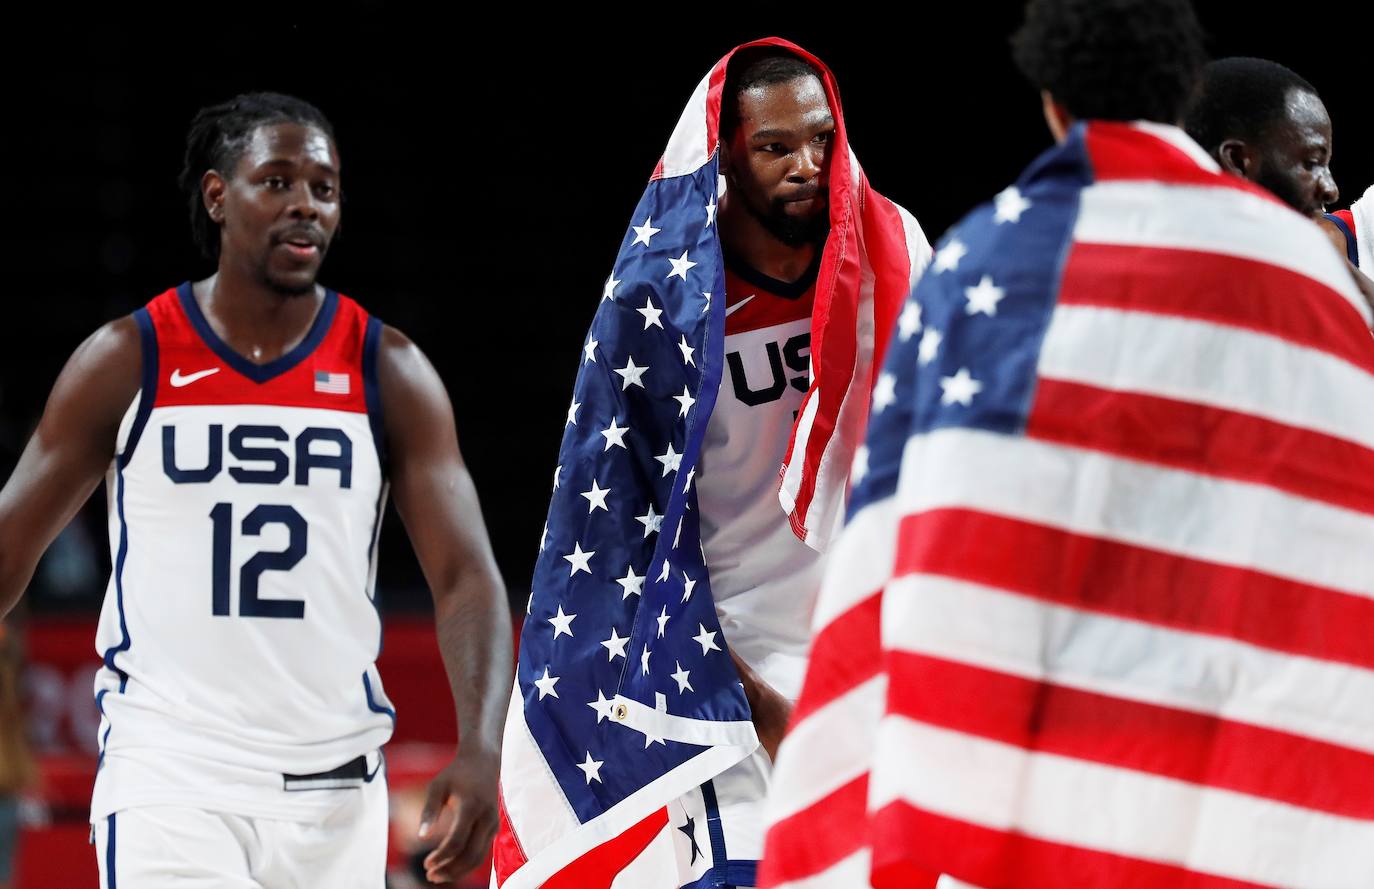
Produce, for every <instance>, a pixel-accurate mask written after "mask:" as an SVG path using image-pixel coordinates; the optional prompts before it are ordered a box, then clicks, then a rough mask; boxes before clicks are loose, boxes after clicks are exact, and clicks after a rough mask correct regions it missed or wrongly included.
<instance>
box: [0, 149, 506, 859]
mask: <svg viewBox="0 0 1374 889" xmlns="http://www.w3.org/2000/svg"><path fill="white" fill-rule="evenodd" d="M338 169H339V163H338V156H337V153H336V152H335V150H334V147H333V145H332V144H330V141H329V139H328V137H327V136H325V134H324V133H322V132H320V131H319V130H318V129H315V128H313V127H304V126H299V125H296V124H276V125H271V126H263V127H259V128H258V130H256V131H255V132H254V134H253V137H252V140H251V141H250V144H249V147H248V149H247V150H246V151H245V152H244V154H243V156H242V157H241V158H240V160H239V162H238V164H237V165H236V167H235V169H234V170H233V171H232V173H230V174H225V173H222V172H219V171H213V170H212V171H210V172H207V173H206V174H205V176H204V178H203V180H202V195H203V197H204V201H205V206H206V209H207V212H208V213H209V214H210V217H211V219H213V220H214V221H215V222H217V223H219V224H220V226H221V230H220V231H221V241H220V258H219V265H218V269H217V272H216V274H215V275H213V276H211V277H210V278H207V279H206V280H204V281H200V282H197V283H196V284H195V285H193V292H194V294H195V297H196V300H197V302H198V303H199V304H200V306H201V308H202V310H203V311H204V313H205V315H206V317H207V319H208V320H209V322H210V325H211V326H212V327H213V328H214V330H215V332H216V333H217V334H219V335H220V337H221V338H223V339H224V341H225V342H226V343H228V344H229V345H230V346H231V347H232V348H233V349H234V350H235V351H236V352H238V353H240V354H241V355H243V356H244V357H246V358H248V359H249V360H251V361H253V362H254V363H257V364H265V363H267V362H270V361H272V360H274V359H275V358H278V357H280V356H281V355H283V354H285V353H286V352H288V351H290V350H291V349H292V348H293V347H294V346H295V345H296V344H298V343H299V342H300V341H301V340H302V339H303V338H304V337H305V335H306V332H307V331H308V330H309V328H310V326H311V324H312V322H313V320H314V317H315V314H316V312H317V311H318V309H319V306H320V305H321V303H322V301H323V298H324V290H323V288H321V287H319V286H318V285H317V284H316V283H315V275H316V273H317V272H318V270H319V266H320V263H321V262H322V261H323V258H324V254H325V251H326V250H327V249H328V245H329V241H330V240H331V239H332V237H333V234H334V232H335V231H336V229H337V226H338V222H339V204H338ZM141 364H142V360H141V356H140V342H139V334H138V329H137V326H136V324H135V322H134V320H133V318H132V316H128V317H124V318H120V319H118V320H116V321H112V322H110V323H108V324H106V325H104V326H103V327H101V328H100V329H99V330H97V331H96V332H95V333H94V334H92V335H91V336H90V338H88V339H87V340H86V342H84V343H82V344H81V346H79V347H78V348H77V350H76V352H75V353H74V354H73V355H72V357H71V359H70V360H69V361H68V362H67V365H66V367H65V368H64V369H63V370H62V373H61V374H60V375H59V376H58V379H57V382H56V384H54V386H53V390H52V393H51V394H50V396H49V398H48V403H47V405H46V407H45V409H44V412H43V417H42V419H41V420H40V421H39V424H38V427H37V429H36V431H35V432H34V435H33V437H32V438H31V439H30V440H29V443H28V445H27V447H26V448H25V449H24V453H23V454H22V456H21V457H20V459H19V463H18V465H17V466H16V468H15V470H14V473H13V475H11V476H10V478H9V480H8V481H7V482H6V484H5V487H4V488H3V490H0V617H3V616H4V615H5V614H6V613H8V612H9V610H10V609H11V608H13V607H14V605H15V603H16V602H17V601H18V599H19V597H20V595H21V594H22V593H23V591H24V589H25V587H26V586H27V585H28V583H29V581H30V579H31V578H32V576H33V572H34V568H35V566H36V565H37V563H38V559H39V557H40V556H42V554H43V552H44V550H46V549H47V547H48V545H49V544H50V543H51V542H52V541H53V539H54V538H55V537H56V536H57V534H58V533H59V532H60V531H61V530H62V528H63V527H65V526H66V524H67V523H68V522H69V521H70V520H71V519H72V517H73V516H75V514H76V512H77V510H79V509H80V507H81V505H82V504H83V503H85V501H86V499H87V498H88V497H90V495H91V493H92V492H93V491H94V490H95V488H96V486H97V485H98V484H99V483H100V481H101V480H102V478H103V477H104V474H105V472H106V470H107V469H108V468H109V466H110V463H111V461H112V460H113V459H114V457H115V442H116V436H117V433H118V428H119V424H120V421H121V420H122V418H123V415H124V413H125V411H126V410H127V408H128V406H129V404H130V403H131V402H132V401H133V399H134V397H135V395H137V393H138V391H139V384H140V372H141ZM377 365H378V369H377V372H378V385H379V387H380V389H381V395H382V399H383V401H384V403H385V404H386V406H387V410H386V411H385V425H386V435H387V439H388V445H389V448H388V451H389V454H390V458H391V464H390V477H391V484H392V496H393V498H394V501H395V504H396V509H397V511H398V512H399V513H400V516H401V519H402V521H403V522H404V524H405V526H406V530H407V532H408V534H409V536H410V540H411V543H412V545H413V547H414V549H415V554H416V556H417V557H418V558H419V560H420V565H421V568H422V569H423V571H424V574H425V578H426V580H427V581H428V582H429V586H430V589H431V590H432V592H433V596H434V604H435V622H436V630H437V634H438V638H439V647H440V651H441V653H442V656H443V660H444V666H445V669H446V671H447V674H448V679H449V686H450V689H451V691H452V694H453V701H454V707H455V709H456V711H457V714H458V725H459V726H460V727H461V732H462V737H461V741H460V744H459V748H458V750H457V752H456V754H455V756H454V758H453V760H452V761H451V762H450V763H449V765H448V766H446V767H445V768H444V769H443V770H442V771H441V772H440V773H439V775H438V776H437V777H436V778H435V779H434V781H433V782H431V784H430V787H429V796H428V799H427V801H426V807H425V815H424V821H425V822H426V823H433V822H434V820H435V819H436V818H437V816H438V813H439V810H440V809H441V808H443V807H444V806H445V805H446V804H450V803H451V804H452V805H453V807H454V810H455V811H454V819H453V822H452V827H451V828H450V829H449V831H448V832H447V833H446V834H445V836H444V837H443V838H442V840H441V842H440V844H439V847H438V848H437V849H435V851H434V852H433V853H432V854H431V855H430V856H429V858H427V859H426V867H427V872H428V875H429V877H430V879H431V880H434V881H436V882H440V881H442V882H449V881H452V880H454V879H457V878H458V877H459V876H461V875H462V874H463V873H465V872H466V871H469V870H471V869H472V868H473V867H476V866H477V865H478V864H479V863H481V860H482V858H483V857H484V856H485V855H486V852H487V850H488V849H489V848H490V845H491V841H492V837H493V836H494V835H495V833H496V827H497V790H496V778H497V775H498V774H499V772H500V739H501V730H502V726H503V723H504V719H505V707H506V695H507V694H508V691H509V687H510V681H511V663H512V654H511V631H510V617H509V614H508V613H507V609H506V601H505V594H504V591H503V589H504V588H503V585H502V582H501V580H500V576H499V574H498V572H497V569H496V564H495V559H494V557H493V555H492V552H491V546H490V543H489V542H488V539H487V534H486V528H485V526H484V524H483V522H482V517H481V511H480V507H479V505H478V502H477V494H476V490H475V488H474V486H473V483H472V478H471V476H470V475H469V473H468V470H467V467H466V466H465V465H464V463H463V458H462V455H461V453H460V451H459V448H458V439H457V433H456V430H455V427H454V420H453V409H452V406H451V404H450V402H449V399H448V394H447V392H446V391H445V390H444V386H443V383H442V382H441V381H440V379H439V376H438V374H437V373H436V372H435V370H434V368H433V366H432V365H431V364H430V363H429V361H428V359H426V358H425V356H424V355H423V354H422V353H421V352H420V350H419V349H418V348H417V347H416V346H415V345H414V344H413V343H412V342H411V341H410V340H408V339H407V338H406V337H405V336H404V335H403V334H401V333H400V332H399V331H397V330H395V329H394V328H391V327H386V328H384V330H383V334H382V338H381V345H380V349H379V351H378V361H377Z"/></svg>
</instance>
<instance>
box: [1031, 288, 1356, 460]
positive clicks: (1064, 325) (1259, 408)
mask: <svg viewBox="0 0 1374 889" xmlns="http://www.w3.org/2000/svg"><path fill="white" fill-rule="evenodd" d="M1083 343H1093V344H1094V345H1093V348H1091V349H1085V348H1083ZM1370 345H1371V353H1372V354H1374V342H1372V343H1371V344H1370ZM1181 354H1182V355H1189V356H1192V360H1190V361H1180V360H1179V357H1178V356H1179V355H1181ZM1039 374H1040V376H1041V377H1045V378H1049V379H1057V380H1067V381H1070V382H1076V383H1085V384H1088V385H1092V386H1099V387H1101V388H1105V389H1115V390H1127V391H1136V392H1146V393H1149V394H1151V395H1158V396H1163V397H1166V398H1174V399H1179V400H1182V401H1189V402H1193V403H1196V404H1206V405H1211V406H1213V407H1220V408H1225V409H1227V410H1232V411H1238V412H1241V413H1246V414H1251V415H1253V416H1257V417H1265V418H1267V419H1270V420H1274V421H1276V422H1279V423H1283V424H1286V425H1289V426H1297V427H1300V428H1303V429H1311V430H1315V431H1317V432H1322V433H1325V434H1327V435H1333V436H1336V437H1338V438H1343V439H1347V440H1350V441H1354V442H1357V443H1358V444H1360V445H1363V446H1364V447H1367V448H1374V411H1369V412H1366V413H1358V412H1356V413H1353V414H1352V413H1351V411H1350V403H1351V400H1352V399H1353V400H1355V401H1357V402H1364V403H1366V404H1371V405H1374V377H1371V376H1370V375H1369V374H1368V373H1366V372H1365V371H1363V370H1360V369H1359V368H1357V367H1355V366H1354V365H1351V364H1349V363H1347V362H1345V361H1343V360H1342V359H1340V358H1336V357H1334V356H1332V355H1330V354H1328V353H1325V352H1321V351H1318V350H1316V349H1309V348H1306V347H1303V346H1297V345H1294V344H1292V343H1289V342H1285V341H1284V340H1281V339H1279V338H1278V337H1273V336H1268V335H1266V334H1261V333H1255V332H1252V331H1246V330H1239V329H1237V328H1234V327H1226V326H1223V325H1218V324H1211V323H1208V322H1205V321H1196V320H1192V319H1188V318H1178V317H1172V316H1167V315H1156V314H1153V313H1148V312H1130V311H1122V310H1120V309H1111V308H1103V307H1099V306H1077V305H1066V306H1060V307H1059V308H1057V309H1055V312H1054V316H1053V318H1052V319H1051V321H1050V326H1049V330H1048V331H1047V332H1046V333H1045V342H1044V346H1043V348H1042V349H1041V352H1040V365H1039ZM1278 392H1282V393H1283V397H1282V398H1275V397H1274V394H1275V393H1278Z"/></svg>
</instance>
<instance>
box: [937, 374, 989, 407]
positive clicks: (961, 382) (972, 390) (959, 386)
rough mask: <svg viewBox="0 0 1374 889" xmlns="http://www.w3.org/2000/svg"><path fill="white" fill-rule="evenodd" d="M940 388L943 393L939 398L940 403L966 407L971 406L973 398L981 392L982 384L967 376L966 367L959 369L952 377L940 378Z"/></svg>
mask: <svg viewBox="0 0 1374 889" xmlns="http://www.w3.org/2000/svg"><path fill="white" fill-rule="evenodd" d="M940 388H941V389H943V390H944V393H943V394H942V395H941V396H940V403H941V404H945V405H949V404H962V405H963V406H964V407H968V406H969V405H971V404H973V396H975V395H977V394H978V393H979V392H981V391H983V384H982V383H980V382H978V381H977V380H975V379H974V378H973V377H972V376H970V375H969V372H968V368H967V367H961V368H959V370H958V371H957V372H956V373H955V374H954V376H952V377H941V378H940Z"/></svg>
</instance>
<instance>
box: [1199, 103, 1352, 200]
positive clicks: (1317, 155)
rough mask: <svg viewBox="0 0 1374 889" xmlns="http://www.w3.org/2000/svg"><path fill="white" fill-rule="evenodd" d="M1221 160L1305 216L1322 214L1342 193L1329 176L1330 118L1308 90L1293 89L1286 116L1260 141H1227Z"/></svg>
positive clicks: (1231, 170) (1226, 167) (1225, 166)
mask: <svg viewBox="0 0 1374 889" xmlns="http://www.w3.org/2000/svg"><path fill="white" fill-rule="evenodd" d="M1217 160H1218V161H1219V162H1220V164H1221V166H1222V168H1223V169H1224V170H1226V171H1227V172H1229V173H1234V174H1235V175H1237V176H1240V177H1241V178H1242V179H1249V180H1250V181H1251V182H1254V183H1255V184H1257V185H1261V186H1263V187H1264V188H1267V189H1268V190H1269V191H1271V192H1273V194H1274V195H1275V197H1277V198H1279V199H1280V200H1281V201H1283V202H1284V203H1285V204H1287V205H1288V206H1290V207H1292V208H1293V209H1294V210H1297V211H1298V212H1299V213H1301V214H1303V215H1304V216H1318V215H1320V214H1321V213H1322V212H1323V211H1324V210H1325V209H1326V207H1327V205H1329V204H1334V203H1335V202H1336V200H1337V199H1338V198H1339V197H1340V190H1339V189H1337V188H1336V182H1335V180H1334V179H1332V177H1331V118H1330V116H1329V115H1328V114H1327V113H1326V106H1325V105H1323V104H1322V100H1321V99H1320V98H1318V97H1317V96H1316V95H1315V94H1314V93H1311V92H1309V91H1307V90H1303V89H1292V90H1289V92H1288V96H1287V101H1285V102H1284V111H1283V115H1282V116H1281V117H1280V118H1279V119H1278V120H1277V121H1275V122H1274V123H1272V124H1270V125H1269V126H1268V127H1267V128H1266V129H1265V131H1264V135H1263V138H1262V139H1261V140H1258V141H1256V142H1246V141H1244V140H1242V139H1226V140H1224V141H1223V142H1222V143H1221V145H1220V146H1218V148H1217Z"/></svg>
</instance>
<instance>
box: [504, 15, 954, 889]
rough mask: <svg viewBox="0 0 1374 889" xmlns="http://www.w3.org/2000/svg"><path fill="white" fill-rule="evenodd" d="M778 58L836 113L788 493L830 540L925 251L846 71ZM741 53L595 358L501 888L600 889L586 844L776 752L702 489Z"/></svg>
mask: <svg viewBox="0 0 1374 889" xmlns="http://www.w3.org/2000/svg"><path fill="white" fill-rule="evenodd" d="M760 44H770V45H776V46H783V47H786V48H788V49H790V50H791V51H793V52H796V53H797V54H798V55H800V56H802V57H803V58H805V59H807V60H808V61H810V62H811V63H812V64H813V65H815V66H816V67H817V68H818V69H819V70H821V71H822V72H823V73H824V77H823V80H824V85H825V88H826V91H827V95H828V97H829V100H830V105H831V109H832V111H833V113H834V116H835V120H836V130H835V137H834V141H833V142H832V145H834V148H833V149H832V151H831V153H830V158H829V164H830V168H829V195H830V217H831V232H830V236H829V239H828V240H827V243H826V247H825V251H824V254H823V259H822V262H821V267H820V272H819V276H818V280H817V285H816V300H815V305H816V308H815V313H814V316H813V323H812V340H811V357H812V386H811V390H810V392H809V393H808V395H807V401H806V403H805V406H804V408H803V410H802V411H801V412H800V419H799V421H798V424H797V428H796V429H794V431H793V436H794V440H793V445H792V448H791V455H790V456H789V460H788V464H787V466H786V467H784V472H783V478H782V482H781V492H780V499H781V500H782V503H783V505H782V506H780V509H784V508H785V509H786V511H787V513H788V514H789V515H790V517H791V519H792V525H793V528H794V530H796V531H797V533H798V535H799V536H801V537H802V538H803V539H805V540H807V541H808V543H810V544H812V545H813V546H817V547H819V546H820V545H822V544H823V542H824V540H825V538H826V537H827V536H828V533H829V531H830V530H831V529H833V528H834V527H835V526H836V525H837V524H838V522H837V517H838V516H839V515H840V512H841V507H842V501H843V495H844V490H845V482H846V476H847V468H848V466H849V463H850V462H851V459H852V455H853V452H854V449H855V447H856V446H857V445H858V442H859V440H860V438H861V436H862V430H863V424H864V421H865V419H866V409H867V400H868V392H869V389H870V388H871V386H872V382H873V375H874V372H875V368H876V366H877V358H876V357H875V355H874V351H875V349H874V342H875V337H874V333H873V332H874V330H875V329H881V330H886V329H888V328H889V327H890V326H891V324H892V323H893V320H894V319H895V317H896V313H897V309H898V308H899V307H900V305H901V301H902V299H903V298H904V296H905V294H906V292H907V290H908V289H909V286H910V282H911V280H912V277H913V274H914V272H915V271H916V270H919V268H920V267H921V265H922V264H923V262H924V260H925V259H926V256H928V253H929V246H928V245H927V244H926V241H925V238H924V235H922V234H921V232H920V229H919V227H918V226H917V225H916V224H915V221H914V220H913V219H912V218H911V216H910V215H909V214H907V213H906V212H905V211H904V210H902V209H901V208H899V207H897V206H896V205H895V204H893V203H891V202H890V201H887V200H886V199H885V198H883V197H882V196H880V195H878V194H877V193H876V192H874V191H873V190H872V189H871V188H869V186H868V182H867V179H866V178H865V177H864V175H863V173H862V171H861V170H860V169H859V166H858V163H857V161H856V160H855V159H854V157H853V155H852V154H851V153H850V151H849V148H848V142H847V139H846V135H845V129H844V123H843V118H842V115H841V114H840V105H839V100H838V95H837V93H836V90H835V84H834V80H833V78H832V77H831V75H830V74H829V72H828V70H826V69H825V68H824V66H823V65H821V63H820V62H819V61H818V60H816V59H815V58H814V57H812V56H810V55H808V54H807V53H805V52H804V51H802V50H800V49H799V48H797V47H795V46H793V45H792V44H789V43H786V42H785V41H781V40H777V39H768V40H763V41H759V42H758V43H756V44H748V45H760ZM740 48H743V47H740ZM733 52H734V51H732V53H731V54H730V55H733ZM730 55H727V56H726V57H725V58H723V59H721V60H720V62H719V63H717V64H716V66H715V67H714V68H713V69H712V71H711V72H710V74H708V75H707V77H706V78H705V79H704V80H702V82H701V84H700V85H699V86H698V88H697V90H696V92H695V94H694V95H693V96H692V99H691V101H690V102H689V104H688V106H687V109H686V111H684V113H683V115H682V118H681V120H680V121H679V123H678V126H677V128H676V130H675V131H674V133H673V136H672V139H671V140H670V142H669V144H668V148H667V150H666V151H665V153H664V155H663V158H662V160H661V161H660V162H659V164H658V167H657V169H656V170H655V172H654V176H653V179H652V180H651V181H650V184H649V187H648V189H647V190H646V191H645V193H644V197H643V198H642V199H641V200H640V202H639V206H638V207H637V209H636V210H635V213H634V216H633V218H632V219H631V225H630V227H629V228H628V230H627V231H626V233H625V236H624V239H623V241H622V244H621V250H620V254H619V256H618V257H617V258H616V261H615V265H614V268H613V270H612V271H611V274H610V276H609V277H608V278H607V279H606V282H605V285H604V290H603V294H602V301H601V303H600V306H599V307H598V309H597V312H596V316H595V318H594V320H593V322H592V327H591V331H590V333H589V334H588V336H587V339H586V341H585V345H584V347H583V351H582V356H581V363H580V368H579V371H578V376H577V383H576V385H575V387H574V391H573V398H572V402H571V404H570V405H569V407H568V413H567V418H566V424H565V431H564V436H563V444H562V447H561V449H560V452H559V466H558V468H557V470H556V471H555V473H554V494H553V500H552V503H551V505H550V508H549V518H548V524H547V526H546V528H545V532H544V536H543V539H542V540H541V542H540V555H539V559H538V562H537V564H536V568H535V575H534V591H533V593H532V595H531V599H530V606H529V613H528V616H527V617H526V619H525V625H524V628H523V631H522V633H521V640H520V657H519V664H518V667H517V671H516V682H515V689H514V691H513V694H512V697H511V707H510V712H509V714H508V717H507V722H506V732H505V738H504V750H503V755H502V769H501V792H502V824H501V832H500V834H499V835H498V837H497V843H496V863H495V873H494V880H495V882H496V883H497V884H498V885H501V886H504V887H508V889H523V887H534V886H540V885H547V886H555V885H568V886H574V885H576V886H579V887H583V886H591V885H595V884H596V881H597V880H603V879H605V878H606V874H604V873H601V872H599V871H597V867H598V866H600V865H598V864H597V862H596V861H594V860H590V859H592V858H595V857H596V856H589V857H584V856H585V853H587V852H588V850H591V849H593V848H594V847H597V846H599V845H601V844H603V843H606V842H607V841H608V840H611V839H612V838H616V837H623V836H626V835H627V834H626V832H627V831H630V832H631V833H634V832H635V830H642V829H643V828H644V826H645V825H646V824H648V825H649V826H650V827H653V825H652V824H651V822H652V819H653V816H654V815H655V812H656V811H660V810H661V809H662V807H663V806H664V805H665V804H666V803H667V802H668V801H670V800H671V799H674V798H676V797H677V796H680V795H681V794H683V793H685V792H687V791H688V790H690V789H691V788H694V787H696V786H697V785H699V784H701V783H702V782H703V781H705V780H707V779H710V778H711V777H713V776H715V775H717V774H719V773H720V772H721V771H724V770H725V769H726V768H728V767H729V766H731V765H733V764H734V763H736V762H738V761H739V760H741V759H743V758H744V757H745V756H747V755H749V753H750V752H752V751H753V750H754V749H755V748H756V747H757V745H758V740H757V737H756V735H755V733H754V729H753V726H752V724H751V722H750V720H749V708H748V705H747V703H746V702H745V699H744V694H743V690H742V688H741V687H740V685H739V678H738V675H737V674H736V672H735V669H734V666H733V664H732V663H731V661H730V658H729V655H728V647H727V644H726V643H727V640H726V639H725V638H723V635H722V633H721V630H720V626H719V624H718V622H717V619H716V612H715V607H714V603H713V601H712V598H711V586H710V579H709V576H708V572H707V566H706V565H705V564H704V558H703V553H702V548H701V538H700V529H699V526H698V520H697V519H698V516H697V511H696V493H695V488H694V486H693V483H692V482H693V476H694V474H695V471H696V470H695V466H696V464H697V458H698V455H699V453H700V449H701V442H702V438H703V434H704V432H705V429H706V424H707V420H708V418H709V417H710V415H711V409H712V406H713V404H714V402H715V398H716V392H717V389H718V387H719V384H720V379H721V368H722V365H723V361H724V355H723V337H724V317H725V312H724V310H725V294H724V262H723V259H722V254H721V248H720V242H719V240H718V238H717V235H716V227H715V213H716V208H717V204H718V199H719V196H720V195H719V193H718V191H717V185H718V160H717V154H716V147H717V146H716V143H717V137H716V133H717V119H718V117H719V113H720V104H721V92H722V88H723V85H724V80H725V67H726V63H727V62H728V61H729V59H730ZM923 253H924V255H923ZM646 819H648V820H647V821H646ZM637 826H638V827H637ZM573 862H577V865H576V867H577V868H582V870H580V871H578V875H577V876H570V873H572V872H571V871H570V870H568V869H567V867H568V865H569V864H570V863H573ZM602 865H604V862H603V863H602ZM605 866H609V865H605ZM603 885H604V882H603Z"/></svg>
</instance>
